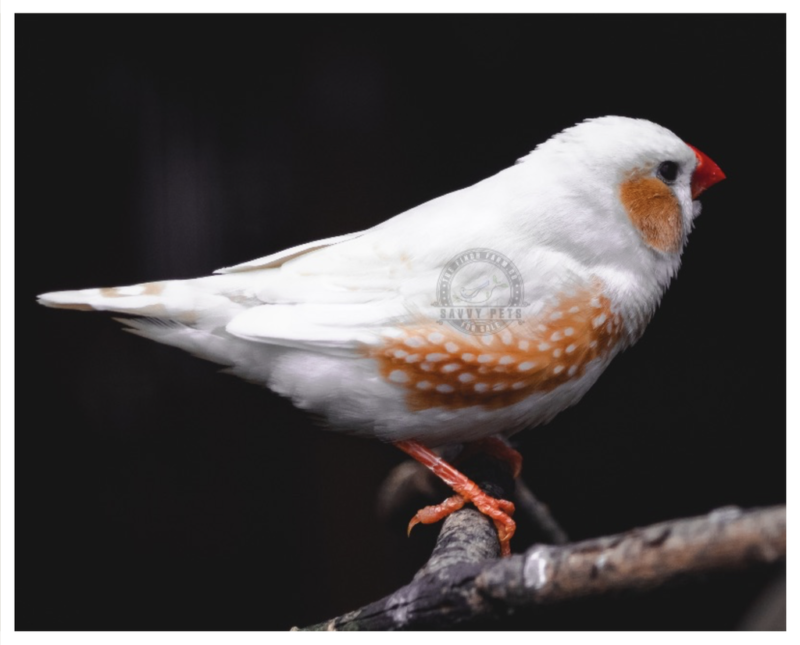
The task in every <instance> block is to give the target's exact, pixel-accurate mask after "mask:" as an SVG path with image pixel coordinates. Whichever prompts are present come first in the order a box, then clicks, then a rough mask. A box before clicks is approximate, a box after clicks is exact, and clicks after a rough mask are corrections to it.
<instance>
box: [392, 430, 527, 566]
mask: <svg viewBox="0 0 800 645" xmlns="http://www.w3.org/2000/svg"><path fill="white" fill-rule="evenodd" d="M394 445H395V446H397V447H398V448H400V450H402V451H403V452H405V453H406V454H408V455H410V456H411V457H413V458H414V459H416V460H417V461H418V462H419V463H421V464H422V465H423V466H425V467H426V468H428V469H430V470H431V472H433V474H434V475H436V476H437V477H439V478H440V479H441V480H442V481H443V482H444V483H445V484H447V485H448V486H450V488H452V489H453V490H454V491H455V492H456V493H458V494H457V495H454V496H453V497H450V498H448V499H446V500H445V501H444V502H443V503H441V504H437V505H435V506H426V507H425V508H423V509H421V510H420V511H418V512H417V514H416V515H415V516H414V517H413V518H411V522H409V524H408V530H409V532H410V531H411V529H412V528H414V526H415V525H417V524H419V523H422V524H432V523H433V522H438V521H439V520H441V519H444V518H445V517H447V516H448V515H450V514H451V513H453V512H455V511H457V510H458V509H460V508H461V507H462V506H464V504H466V503H467V502H472V503H473V504H474V505H475V508H477V509H478V510H479V511H480V512H481V513H483V514H484V515H488V516H489V517H490V518H491V519H492V520H493V521H494V525H495V528H496V529H497V537H498V539H499V540H500V553H501V555H503V556H507V555H510V554H511V545H510V542H511V538H512V536H513V535H514V531H515V530H516V528H517V525H516V523H515V522H514V520H512V519H511V515H512V514H513V513H514V504H512V503H511V502H509V501H507V500H504V499H496V498H494V497H491V496H489V495H487V494H486V493H484V492H483V491H482V490H481V489H480V488H479V487H478V485H477V484H476V483H475V482H474V481H472V480H471V479H470V478H469V477H467V476H466V475H464V474H463V473H461V472H459V471H458V470H456V469H455V468H453V467H452V466H451V465H450V464H448V463H447V462H446V461H444V460H443V459H442V458H441V457H439V456H438V455H437V454H436V453H434V452H433V451H432V450H430V449H429V448H426V447H425V446H423V445H422V444H420V443H417V442H416V441H398V442H397V443H395V444H394Z"/></svg>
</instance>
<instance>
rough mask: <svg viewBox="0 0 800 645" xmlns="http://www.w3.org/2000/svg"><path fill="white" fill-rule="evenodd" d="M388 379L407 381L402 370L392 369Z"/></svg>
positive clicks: (406, 375)
mask: <svg viewBox="0 0 800 645" xmlns="http://www.w3.org/2000/svg"><path fill="white" fill-rule="evenodd" d="M389 380H390V381H392V382H393V383H408V374H406V373H405V372H403V371H402V370H394V371H393V372H392V373H391V374H389Z"/></svg>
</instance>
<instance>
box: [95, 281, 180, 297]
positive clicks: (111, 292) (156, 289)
mask: <svg viewBox="0 0 800 645" xmlns="http://www.w3.org/2000/svg"><path fill="white" fill-rule="evenodd" d="M136 286H138V287H142V291H141V293H138V294H136V295H137V296H158V295H160V294H161V292H162V291H164V283H163V282H145V283H144V284H139V285H136ZM120 288H121V287H103V288H102V289H100V295H101V296H103V297H104V298H125V297H130V294H125V293H120Z"/></svg>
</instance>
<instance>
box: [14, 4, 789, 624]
mask: <svg viewBox="0 0 800 645" xmlns="http://www.w3.org/2000/svg"><path fill="white" fill-rule="evenodd" d="M16 66H17V75H16V121H17V125H16V153H17V166H16V209H17V212H16V244H17V248H16V257H17V267H16V276H17V291H16V297H17V303H16V316H17V327H16V329H17V384H16V391H17V393H18V402H17V408H16V478H17V479H16V496H17V498H16V501H17V503H16V531H17V535H16V551H17V566H16V584H17V595H16V610H17V628H18V629H110V630H117V629H186V630H195V629H231V630H239V629H247V630H262V629H286V628H288V627H291V626H292V625H301V624H307V623H311V622H316V621H319V620H323V619H325V618H329V617H331V616H333V615H335V614H337V613H341V612H344V611H346V610H350V609H353V608H355V607H357V606H359V605H361V604H363V603H366V602H368V601H371V600H375V599H377V598H378V597H380V596H382V595H384V594H386V593H388V592H390V591H392V590H393V589H395V588H397V587H398V586H400V585H402V584H404V583H406V582H407V581H408V580H409V579H410V577H411V575H412V573H413V572H414V571H415V570H416V567H418V566H419V565H420V564H421V563H422V562H423V561H424V560H425V557H426V555H427V554H428V553H429V550H430V547H431V545H432V541H433V539H434V537H435V533H436V529H435V528H431V527H421V528H418V529H416V531H415V534H414V535H413V536H412V538H411V539H407V538H406V537H405V535H404V531H403V529H402V527H401V526H399V525H398V526H394V525H388V526H387V525H386V524H383V523H381V522H379V521H378V520H377V519H376V518H375V513H374V506H375V492H376V489H377V487H378V486H379V484H380V483H381V481H382V479H383V477H384V475H385V474H386V473H387V472H388V470H389V469H390V468H391V467H392V466H393V465H394V464H396V463H399V461H400V460H401V458H402V455H401V454H400V453H399V451H396V450H394V449H392V448H391V447H389V446H386V445H382V444H380V443H378V442H375V441H364V440H358V439H353V438H349V437H346V436H342V435H338V434H334V433H329V432H323V431H321V430H319V429H318V428H316V427H315V426H314V424H313V423H312V422H311V421H310V420H309V419H308V418H307V417H306V416H305V415H304V414H303V413H301V412H299V411H297V410H295V409H293V408H292V406H291V405H290V404H289V403H288V402H286V401H285V400H282V399H280V398H279V397H278V396H276V395H273V394H271V393H269V392H266V391H264V390H260V389H258V388H257V387H254V386H252V385H249V384H246V383H244V382H242V381H238V380H236V379H233V378H230V377H227V376H223V375H219V374H218V373H217V367H216V366H214V365H212V364H210V363H206V362H203V361H199V360H197V359H195V358H193V357H191V356H189V355H188V354H183V353H182V352H180V351H178V350H175V349H172V348H167V347H164V346H160V345H157V344H155V343H152V342H147V341H144V340H142V339H139V338H136V337H133V336H130V335H127V334H123V333H120V331H119V329H118V325H117V324H116V323H114V322H113V321H111V320H110V319H109V318H108V317H107V316H104V315H99V314H98V315H89V314H83V313H74V312H64V311H56V310H48V309H45V308H42V307H38V306H37V305H36V304H35V298H34V297H35V295H36V294H37V293H41V292H44V291H51V290H57V289H72V288H83V287H94V286H110V285H125V284H134V283H139V282H144V281H150V280H157V279H163V278H189V277H195V276H198V275H204V274H208V273H210V272H211V271H212V270H213V269H216V268H218V267H220V266H226V265H230V264H232V263H236V262H240V261H244V260H248V259H252V258H255V257H258V256H260V255H264V254H266V253H269V252H273V251H277V250H280V249H282V248H285V247H287V246H291V245H294V244H298V243H302V242H306V241H309V240H312V239H318V238H323V237H327V236H330V235H337V234H340V233H346V232H350V231H354V230H359V229H363V228H366V227H369V226H371V225H373V224H376V223H378V222H380V221H382V220H384V219H386V218H388V217H390V216H392V215H395V214H397V213H399V212H401V211H403V210H405V209H407V208H410V207H412V206H415V205H417V204H419V203H421V202H424V201H426V200H428V199H431V198H433V197H436V196H438V195H441V194H443V193H446V192H449V191H452V190H455V189H458V188H461V187H464V186H467V185H469V184H472V183H474V182H476V181H478V180H480V179H482V178H484V177H486V176H488V175H490V174H493V173H495V172H497V171H499V170H501V169H502V168H504V167H506V166H508V165H510V164H512V163H513V162H514V160H515V159H516V158H518V157H520V156H522V155H524V154H525V153H527V152H528V151H529V150H531V149H532V148H533V147H534V146H535V145H536V144H537V143H538V142H540V141H542V140H544V139H546V138H547V137H549V136H550V135H552V134H553V133H555V132H557V131H559V130H561V129H562V128H564V127H566V126H569V125H571V124H573V123H575V122H577V121H579V120H582V119H584V118H587V117H592V116H600V115H604V114H622V115H627V116H636V117H644V118H648V119H651V120H653V121H656V122H658V123H660V124H662V125H664V126H666V127H669V128H670V129H672V130H673V131H674V132H676V133H677V134H678V135H679V136H681V137H682V138H684V139H685V140H686V141H688V142H690V143H692V144H694V145H696V146H697V147H698V148H700V149H701V150H703V151H704V152H706V153H707V154H708V155H709V156H711V157H712V158H713V159H714V160H715V161H716V162H717V163H718V164H719V165H720V166H721V167H722V169H723V170H724V171H725V172H726V173H727V175H728V180H727V181H725V182H724V183H722V184H720V185H719V186H715V187H714V188H713V189H712V190H710V191H709V192H708V193H707V194H706V195H705V196H704V197H703V202H704V213H703V214H702V216H701V217H700V218H699V220H698V222H697V228H696V230H695V232H694V233H693V234H692V237H691V241H690V243H689V246H688V248H687V251H686V253H685V255H684V264H683V267H682V270H681V274H680V276H679V278H678V279H677V281H676V283H675V284H674V285H673V286H672V287H671V289H670V290H669V292H668V293H667V295H666V297H665V298H664V301H663V303H662V306H661V309H660V311H659V313H658V314H657V315H656V317H655V319H654V320H653V322H652V323H651V325H650V327H649V329H648V331H647V333H646V334H645V336H644V338H643V339H642V341H641V342H640V343H639V344H638V345H637V346H636V347H634V348H633V349H632V350H629V351H628V352H627V353H625V354H624V355H622V356H620V357H619V358H618V359H617V360H616V361H615V362H614V364H613V365H611V367H610V368H609V369H608V371H607V373H606V374H605V375H604V376H603V377H602V378H601V379H600V381H599V382H598V384H597V385H596V386H595V387H594V388H593V389H592V391H591V392H590V393H589V394H588V395H587V396H586V397H585V399H584V400H583V401H582V402H581V403H580V404H579V405H578V406H577V407H576V408H573V409H571V410H569V411H567V412H565V413H563V414H562V415H561V416H560V417H559V418H558V419H556V420H555V421H554V422H553V423H551V424H550V425H548V426H546V427H542V428H538V429H536V430H529V431H527V432H525V433H522V434H521V435H519V445H520V449H521V451H522V452H523V454H524V456H525V460H526V461H525V468H524V473H523V474H524V477H525V479H526V481H527V482H528V484H529V485H530V486H531V487H532V488H533V490H534V491H535V492H536V493H537V494H538V495H539V496H540V497H541V499H543V500H544V501H545V502H547V503H548V504H549V505H550V507H551V509H552V510H553V512H554V513H555V514H556V516H557V517H558V518H559V519H560V520H561V522H562V523H563V524H564V526H565V527H566V529H567V530H568V532H569V533H570V535H571V536H572V537H573V538H585V537H590V536H596V535H601V534H606V533H609V532H615V531H622V530H625V529H628V528H631V527H633V526H636V525H642V524H646V523H650V522H655V521H659V520H663V519H668V518H673V517H679V516H685V515H692V514H699V513H704V512H707V511H709V510H711V509H713V508H715V507H718V506H722V505H727V504H738V505H741V506H745V507H748V506H754V505H764V504H772V503H779V502H783V501H785V494H786V488H785V485H786V479H785V477H786V452H785V303H784V298H783V294H784V292H785V201H784V200H785V166H784V163H785V162H784V160H785V84H784V83H785V20H784V17H783V16H735V17H733V16H615V15H606V16H558V15H551V16H537V15H526V16H425V17H420V16H380V17H375V16H305V17H302V16H270V15H260V16H235V17H234V16H213V15H212V16H204V17H197V16H160V17H150V16H80V15H75V16H22V17H19V16H18V17H17V24H16ZM524 537H525V536H524V535H521V536H520V538H519V539H518V540H516V541H515V543H514V545H513V546H514V548H515V549H516V550H517V551H520V550H522V549H524V548H525V547H526V546H527V544H526V542H525V539H524ZM768 574H769V572H767V574H764V573H758V574H745V575H736V576H717V577H712V578H709V579H707V580H705V581H702V582H700V583H694V584H692V585H690V586H687V587H680V588H677V589H666V590H660V591H658V592H656V593H653V594H650V595H647V596H643V597H626V596H623V597H619V598H611V599H603V600H601V601H592V602H585V603H580V604H577V605H573V606H570V607H567V608H564V607H560V608H551V609H549V610H547V611H543V612H539V613H537V614H531V615H525V616H522V617H520V618H517V619H515V621H514V622H513V623H512V624H511V625H512V626H514V627H517V628H525V629H530V628H537V627H541V628H547V629H564V628H566V629H592V628H593V629H599V628H600V629H601V628H615V629H628V628H639V629H688V628H697V629H706V628H717V629H719V628H731V627H734V626H736V624H737V621H738V620H739V618H740V616H741V613H742V611H743V610H744V608H745V607H747V606H748V604H749V603H750V602H751V601H752V599H753V598H754V597H755V595H756V594H757V592H758V591H759V590H760V588H761V587H762V586H763V584H764V583H765V581H766V580H767V579H768V577H769V575H768Z"/></svg>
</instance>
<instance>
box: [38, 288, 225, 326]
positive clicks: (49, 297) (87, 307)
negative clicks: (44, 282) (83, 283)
mask: <svg viewBox="0 0 800 645" xmlns="http://www.w3.org/2000/svg"><path fill="white" fill-rule="evenodd" d="M208 280H209V279H205V280H204V279H198V280H165V281H163V282H147V283H144V284H136V285H131V286H127V287H107V288H96V289H81V290H79V291H53V292H50V293H43V294H41V295H40V296H38V299H39V303H40V304H43V305H45V306H46V307H55V308H57V309H76V310H79V311H113V312H116V313H122V314H128V315H132V316H143V317H147V318H161V319H165V320H174V321H178V322H181V323H184V324H187V325H194V324H196V323H198V322H200V321H199V318H206V317H208V316H209V315H210V317H211V318H217V316H215V315H214V314H216V313H219V314H221V315H222V316H223V317H224V318H227V317H229V316H230V314H232V313H234V312H233V311H230V310H231V309H234V310H239V309H240V308H241V307H240V306H237V304H235V303H234V302H232V301H231V299H230V298H229V297H227V295H226V294H223V293H218V292H215V291H216V290H215V289H214V288H209V287H212V285H206V284H205V282H206V281H208ZM214 286H217V285H214ZM225 314H227V316H226V315H225ZM208 322H211V321H208ZM213 322H217V321H216V320H215V321H213Z"/></svg>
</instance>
